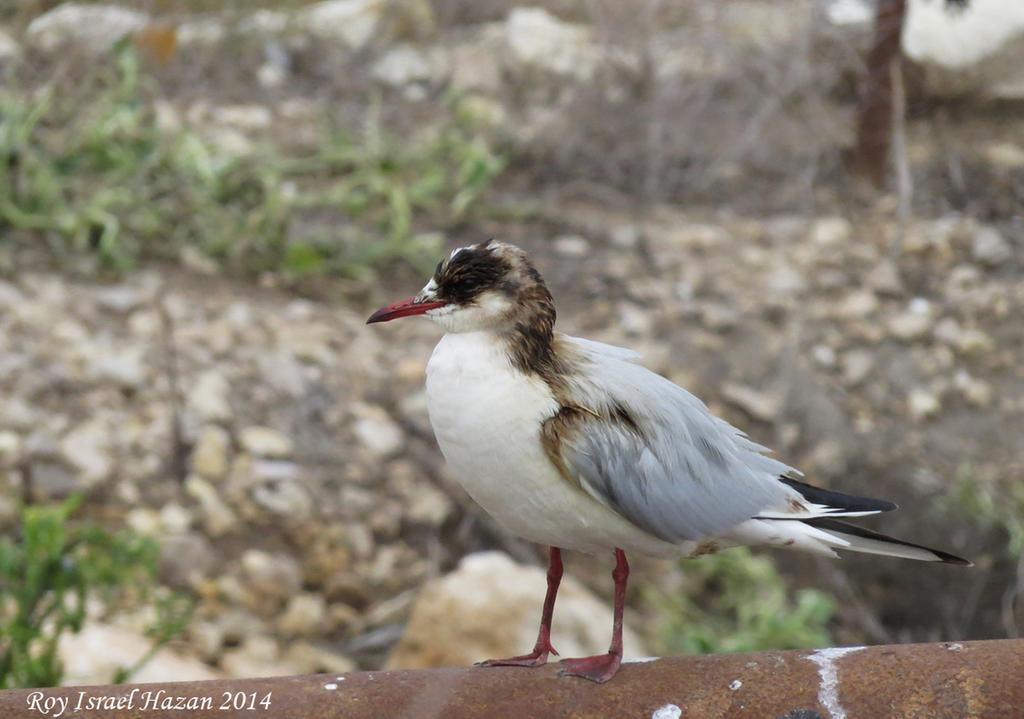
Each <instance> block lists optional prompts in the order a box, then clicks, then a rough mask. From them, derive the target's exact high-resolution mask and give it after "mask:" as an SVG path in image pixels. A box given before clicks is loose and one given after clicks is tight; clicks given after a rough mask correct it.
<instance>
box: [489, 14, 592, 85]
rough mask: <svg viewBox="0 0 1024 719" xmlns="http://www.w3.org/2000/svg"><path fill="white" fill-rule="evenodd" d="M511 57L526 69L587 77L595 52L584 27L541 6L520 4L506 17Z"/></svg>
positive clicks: (506, 43)
mask: <svg viewBox="0 0 1024 719" xmlns="http://www.w3.org/2000/svg"><path fill="white" fill-rule="evenodd" d="M505 46H506V48H507V51H508V57H509V60H510V61H511V62H512V63H513V64H514V65H518V66H521V67H524V68H527V69H531V68H532V69H539V70H543V71H546V72H551V73H555V74H558V75H569V76H574V77H577V78H581V79H585V78H588V77H590V75H591V73H592V72H593V69H594V59H595V54H594V51H593V49H592V48H591V47H590V34H589V32H588V31H587V29H586V28H585V27H582V26H580V25H572V24H570V23H566V22H563V21H561V20H559V19H558V18H556V17H555V16H554V15H552V14H551V13H549V12H548V11H547V10H544V9H543V8H539V7H517V8H514V9H513V10H512V12H510V13H509V15H508V19H507V20H506V21H505Z"/></svg>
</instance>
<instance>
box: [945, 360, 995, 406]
mask: <svg viewBox="0 0 1024 719" xmlns="http://www.w3.org/2000/svg"><path fill="white" fill-rule="evenodd" d="M953 386H954V387H956V388H957V389H958V390H960V392H961V394H963V396H964V398H965V399H966V400H967V401H968V402H970V403H971V404H973V405H974V406H976V407H988V406H989V405H991V404H992V385H990V384H989V383H988V382H986V381H985V380H981V379H976V378H974V377H972V376H971V375H970V373H969V372H967V370H963V369H961V370H957V372H956V374H955V375H953Z"/></svg>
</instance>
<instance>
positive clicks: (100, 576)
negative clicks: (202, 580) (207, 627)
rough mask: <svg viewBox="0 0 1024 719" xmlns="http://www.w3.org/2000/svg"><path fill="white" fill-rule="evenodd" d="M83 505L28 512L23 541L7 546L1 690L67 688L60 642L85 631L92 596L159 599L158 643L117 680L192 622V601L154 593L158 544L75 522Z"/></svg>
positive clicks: (0, 599)
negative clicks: (73, 518) (74, 516)
mask: <svg viewBox="0 0 1024 719" xmlns="http://www.w3.org/2000/svg"><path fill="white" fill-rule="evenodd" d="M79 503H80V499H79V498H77V497H73V498H71V499H69V500H67V501H65V502H63V503H61V504H59V505H55V506H28V507H24V508H22V510H21V513H20V526H19V528H18V531H17V533H16V536H15V537H13V538H6V537H5V538H3V539H2V540H0V637H3V643H2V644H0V689H9V688H12V687H45V686H55V685H57V684H59V683H60V680H61V676H62V667H61V663H60V658H59V656H58V653H57V650H58V644H59V641H60V638H61V636H62V635H63V634H64V633H66V632H78V631H79V630H80V629H81V628H82V624H83V622H84V621H85V619H86V602H87V600H88V599H89V598H90V597H94V596H99V597H101V598H103V599H105V600H106V601H107V602H108V603H110V602H113V601H114V600H118V599H120V600H122V601H124V600H131V601H134V602H146V601H154V608H155V610H156V611H155V619H154V621H153V623H152V626H151V628H150V630H149V632H148V633H149V635H150V638H151V641H152V645H151V647H150V649H149V650H148V651H147V652H146V653H145V654H144V655H143V656H142V657H141V658H140V659H139V661H138V662H136V664H134V665H133V666H131V667H128V668H125V669H123V670H121V671H119V672H118V674H117V676H115V677H114V678H113V679H114V680H115V681H124V680H125V679H127V678H128V676H130V675H131V674H132V673H133V672H134V671H136V670H137V669H138V668H139V667H141V666H142V665H143V664H144V663H145V662H146V661H148V660H149V658H151V657H152V655H153V654H154V653H155V652H156V651H157V649H159V648H160V647H161V646H163V645H164V644H166V643H167V642H168V641H170V639H172V638H173V637H174V636H176V635H178V634H179V633H181V632H182V631H183V630H184V628H185V626H186V624H187V623H188V620H189V617H190V616H191V611H192V604H191V601H190V600H188V599H185V598H184V597H182V596H180V595H175V594H166V593H165V594H159V593H157V592H155V591H154V589H153V587H152V580H153V577H154V575H155V571H156V558H157V553H158V548H157V546H156V545H155V544H154V542H153V541H152V540H149V539H144V538H140V537H137V536H135V535H133V534H131V533H128V532H119V533H110V532H107V531H105V530H103V529H101V528H99V527H96V526H93V525H89V524H75V523H73V522H72V521H71V514H72V512H73V511H74V510H75V509H76V508H77V506H78V505H79Z"/></svg>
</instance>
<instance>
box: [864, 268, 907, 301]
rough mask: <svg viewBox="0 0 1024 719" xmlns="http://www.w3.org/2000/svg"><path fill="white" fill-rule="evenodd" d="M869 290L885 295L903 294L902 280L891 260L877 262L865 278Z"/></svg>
mask: <svg viewBox="0 0 1024 719" xmlns="http://www.w3.org/2000/svg"><path fill="white" fill-rule="evenodd" d="M867 281H868V286H869V287H871V289H873V290H875V291H877V292H879V293H881V294H885V295H901V294H903V280H902V279H900V273H899V270H898V269H897V268H896V263H894V262H893V261H892V260H882V261H881V262H879V263H878V264H877V265H876V266H875V268H874V269H873V270H871V273H870V274H869V275H868V277H867Z"/></svg>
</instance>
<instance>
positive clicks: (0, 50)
mask: <svg viewBox="0 0 1024 719" xmlns="http://www.w3.org/2000/svg"><path fill="white" fill-rule="evenodd" d="M20 56H21V46H20V45H18V41H17V40H15V39H14V38H13V37H11V36H10V35H9V34H8V33H7V31H6V30H4V29H3V28H0V62H4V61H7V60H16V59H17V58H18V57H20Z"/></svg>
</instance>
